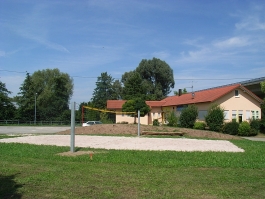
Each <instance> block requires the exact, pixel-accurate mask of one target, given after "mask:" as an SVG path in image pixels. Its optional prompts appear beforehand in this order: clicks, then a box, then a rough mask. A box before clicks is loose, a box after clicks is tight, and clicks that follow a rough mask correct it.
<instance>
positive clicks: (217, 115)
mask: <svg viewBox="0 0 265 199" xmlns="http://www.w3.org/2000/svg"><path fill="white" fill-rule="evenodd" d="M224 118H225V115H224V109H223V108H222V107H220V106H219V105H217V104H213V105H212V106H210V108H209V110H208V112H207V115H206V116H205V121H206V124H207V125H208V127H209V129H210V130H211V131H217V132H219V131H221V130H222V125H223V123H224Z"/></svg>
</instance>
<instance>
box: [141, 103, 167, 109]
mask: <svg viewBox="0 0 265 199" xmlns="http://www.w3.org/2000/svg"><path fill="white" fill-rule="evenodd" d="M145 103H146V104H147V105H148V106H150V107H151V108H152V107H161V106H163V104H164V103H165V102H164V101H146V102H145Z"/></svg>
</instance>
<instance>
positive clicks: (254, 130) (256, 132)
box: [248, 128, 259, 136]
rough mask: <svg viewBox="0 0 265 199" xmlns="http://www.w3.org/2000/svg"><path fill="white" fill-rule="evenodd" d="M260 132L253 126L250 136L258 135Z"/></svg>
mask: <svg viewBox="0 0 265 199" xmlns="http://www.w3.org/2000/svg"><path fill="white" fill-rule="evenodd" d="M258 133H259V131H257V130H256V129H252V128H251V129H250V131H249V135H248V136H256V135H258Z"/></svg>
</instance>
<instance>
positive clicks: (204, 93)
mask: <svg viewBox="0 0 265 199" xmlns="http://www.w3.org/2000/svg"><path fill="white" fill-rule="evenodd" d="M238 88H240V89H242V90H243V91H245V92H246V93H248V94H249V95H250V96H252V97H253V98H255V99H256V100H257V101H259V102H260V103H263V100H262V99H260V98H259V97H257V96H256V95H255V94H254V93H252V92H251V91H249V90H248V89H247V88H245V87H244V86H242V85H240V84H234V85H229V86H223V87H217V88H212V89H207V90H201V91H195V92H194V97H192V93H187V94H182V95H181V96H170V97H167V98H165V99H163V100H161V101H146V104H147V105H149V106H150V107H161V106H176V105H186V104H197V103H204V102H214V101H215V100H217V99H219V98H221V97H223V96H224V95H226V94H228V93H230V92H232V91H234V90H235V89H238ZM125 102H126V100H108V102H107V108H108V109H118V108H120V109H121V108H122V105H123V104H124V103H125Z"/></svg>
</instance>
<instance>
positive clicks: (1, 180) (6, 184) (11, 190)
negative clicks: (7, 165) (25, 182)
mask: <svg viewBox="0 0 265 199" xmlns="http://www.w3.org/2000/svg"><path fill="white" fill-rule="evenodd" d="M16 175H17V174H15V175H10V176H4V175H2V174H0V198H3V199H8V198H15V199H19V198H21V197H22V195H21V194H20V193H18V192H17V191H18V188H21V187H22V185H21V184H18V183H17V182H16V181H15V180H14V179H15V177H16Z"/></svg>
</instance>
